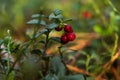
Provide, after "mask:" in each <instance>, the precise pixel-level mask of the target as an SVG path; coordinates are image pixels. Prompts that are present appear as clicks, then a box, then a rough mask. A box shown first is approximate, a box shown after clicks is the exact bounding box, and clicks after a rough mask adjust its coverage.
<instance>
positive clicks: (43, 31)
mask: <svg viewBox="0 0 120 80" xmlns="http://www.w3.org/2000/svg"><path fill="white" fill-rule="evenodd" d="M47 31H48V30H47V29H43V30H40V32H39V33H37V34H36V35H35V38H38V37H39V36H40V35H42V34H44V33H46V32H47Z"/></svg>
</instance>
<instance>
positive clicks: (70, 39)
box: [67, 33, 76, 41]
mask: <svg viewBox="0 0 120 80" xmlns="http://www.w3.org/2000/svg"><path fill="white" fill-rule="evenodd" d="M75 38H76V35H75V34H74V33H68V34H67V39H68V41H73V40H75Z"/></svg>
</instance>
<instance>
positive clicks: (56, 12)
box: [54, 9, 62, 15]
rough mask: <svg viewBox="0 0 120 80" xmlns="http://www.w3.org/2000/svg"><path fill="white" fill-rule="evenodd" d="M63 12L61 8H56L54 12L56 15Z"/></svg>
mask: <svg viewBox="0 0 120 80" xmlns="http://www.w3.org/2000/svg"><path fill="white" fill-rule="evenodd" d="M61 13H62V10H59V9H56V10H54V14H55V15H59V14H61Z"/></svg>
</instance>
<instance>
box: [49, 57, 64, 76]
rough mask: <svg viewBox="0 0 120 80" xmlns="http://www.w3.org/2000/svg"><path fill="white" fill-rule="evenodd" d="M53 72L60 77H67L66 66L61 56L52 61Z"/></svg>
mask: <svg viewBox="0 0 120 80" xmlns="http://www.w3.org/2000/svg"><path fill="white" fill-rule="evenodd" d="M51 70H52V71H53V72H54V73H55V74H56V75H57V76H58V77H59V78H61V77H63V76H64V75H65V71H66V70H65V66H64V64H63V63H62V62H61V58H60V56H55V57H53V59H52V60H51Z"/></svg>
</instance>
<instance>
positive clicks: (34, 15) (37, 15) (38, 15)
mask: <svg viewBox="0 0 120 80" xmlns="http://www.w3.org/2000/svg"><path fill="white" fill-rule="evenodd" d="M31 17H32V18H39V17H45V15H41V14H33V15H32V16H31Z"/></svg>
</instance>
